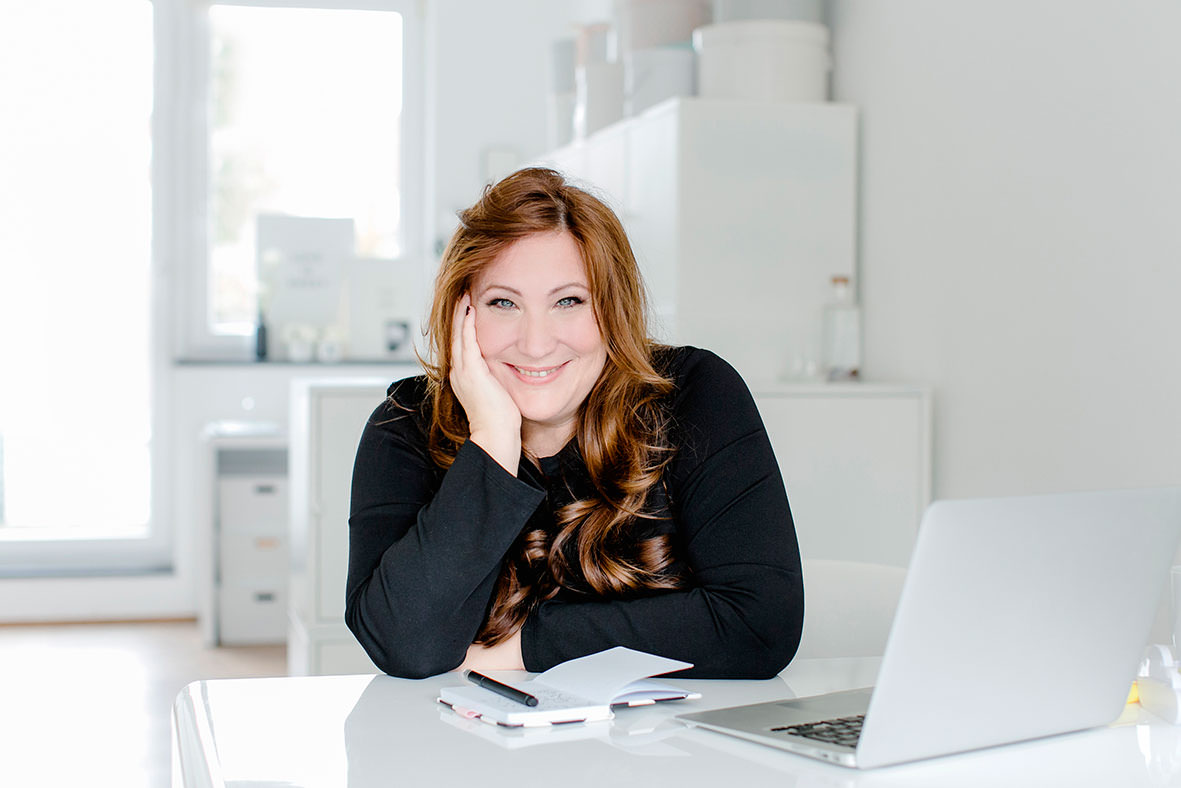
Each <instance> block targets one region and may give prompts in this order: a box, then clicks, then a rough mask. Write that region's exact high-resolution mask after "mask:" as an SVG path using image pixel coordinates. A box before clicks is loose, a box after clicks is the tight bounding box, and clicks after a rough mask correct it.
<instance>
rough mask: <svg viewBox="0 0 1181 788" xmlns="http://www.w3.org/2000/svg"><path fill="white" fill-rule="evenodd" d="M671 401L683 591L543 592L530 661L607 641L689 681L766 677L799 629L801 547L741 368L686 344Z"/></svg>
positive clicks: (671, 474)
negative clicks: (673, 666)
mask: <svg viewBox="0 0 1181 788" xmlns="http://www.w3.org/2000/svg"><path fill="white" fill-rule="evenodd" d="M687 363H689V364H692V365H693V366H692V368H691V369H689V370H688V371H687V372H686V374H685V375H684V378H683V380H682V381H680V382H681V389H680V391H679V392H678V396H677V400H676V402H675V405H674V414H675V417H676V420H677V422H678V428H677V433H676V434H677V435H678V436H679V440H680V441H681V445H680V446H679V447H678V455H677V458H676V459H675V460H674V461H673V462H672V463H671V464H670V469H669V470H668V471H666V478H667V480H668V482H669V491H670V497H671V499H672V508H673V516H674V518H676V520H677V533H678V537H679V539H680V542H681V544H680V546H681V548H682V549H683V551H684V552H683V554H684V557H685V560H686V562H687V564H688V565H689V567H690V569H691V572H692V575H691V585H690V587H689V588H687V589H684V590H678V591H673V592H666V593H660V594H657V595H654V596H648V597H641V598H636V599H628V600H613V601H587V602H583V601H578V602H566V601H559V600H551V601H548V602H544V603H542V604H541V605H539V606H538V608H537V610H536V611H535V612H534V613H533V614H532V615H530V617H529V618H528V619H527V620H526V622H525V626H524V630H523V632H522V651H523V655H524V660H525V667H526V668H527V669H528V670H533V671H537V670H545V669H547V668H549V667H551V666H552V665H555V664H557V663H559V662H562V661H564V660H567V659H572V658H574V657H578V656H582V655H584V654H589V653H593V652H595V651H599V650H601V649H604V648H608V647H611V646H615V645H623V646H629V647H631V648H635V649H639V650H641V651H648V652H652V653H656V654H661V655H663V656H667V657H673V658H675V659H682V660H686V661H688V662H692V663H693V664H694V667H693V668H692V669H690V670H686V671H684V672H681V673H678V674H677V675H678V676H679V677H680V676H683V677H696V678H769V677H771V676H774V675H775V674H776V673H778V672H779V671H780V670H782V669H783V668H784V667H785V666H786V665H787V663H788V662H790V661H791V658H792V657H793V656H794V655H795V652H796V649H797V648H798V646H799V642H800V632H801V629H802V627H803V614H804V594H803V583H802V575H801V571H800V556H799V548H798V545H797V542H796V536H795V527H794V525H793V523H792V517H791V511H790V509H789V507H788V502H787V493H786V491H785V490H784V486H783V479H782V477H781V475H780V473H779V467H778V465H777V463H776V462H775V455H774V453H773V451H772V449H771V442H770V439H769V438H768V437H767V432H766V429H765V428H764V427H763V423H762V419H761V418H760V417H759V413H758V409H757V408H756V407H755V403H754V399H753V397H752V396H751V394H750V391H749V390H748V389H747V387H746V384H745V383H744V382H743V381H742V378H741V377H739V375H738V373H737V372H736V371H735V370H734V369H733V367H731V366H730V365H729V364H727V363H726V362H725V361H723V360H722V359H720V358H718V357H717V356H715V355H714V354H712V353H709V352H707V351H694V352H693V353H692V356H691V358H690V360H689V361H688V362H687Z"/></svg>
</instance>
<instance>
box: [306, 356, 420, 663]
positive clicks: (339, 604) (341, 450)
mask: <svg viewBox="0 0 1181 788" xmlns="http://www.w3.org/2000/svg"><path fill="white" fill-rule="evenodd" d="M420 371H421V370H420V369H419V368H418V367H417V366H414V365H405V366H404V367H402V366H393V367H389V368H387V369H386V370H385V372H387V373H388V374H389V377H388V378H386V377H383V378H380V379H359V378H350V379H339V380H331V379H327V380H325V379H320V380H296V381H293V382H292V384H291V426H290V431H291V439H290V450H289V460H290V461H289V466H290V468H289V470H290V485H291V490H290V493H291V495H290V500H291V515H290V540H291V585H290V592H291V600H290V616H289V621H288V635H287V669H288V672H289V673H290V674H291V675H293V676H302V675H324V674H343V673H372V672H376V671H377V668H376V667H375V666H374V665H373V663H372V662H371V661H370V660H369V657H368V656H367V655H366V654H365V652H364V650H363V649H362V648H361V646H360V645H359V644H358V643H357V641H356V639H355V638H354V637H353V635H352V633H351V632H349V630H348V628H347V627H346V626H345V623H344V601H345V578H346V576H347V573H348V549H349V532H348V521H349V497H350V494H351V487H352V477H353V460H354V459H355V457H356V453H357V443H358V442H359V440H360V438H361V431H362V430H363V429H364V427H365V422H366V420H367V419H368V417H369V415H370V414H371V413H372V412H373V410H374V409H375V408H376V407H377V406H378V405H379V404H380V403H381V401H382V400H383V399H385V395H386V389H387V388H388V387H389V384H390V383H391V382H392V381H394V380H397V379H399V378H403V377H408V376H410V375H416V374H419V372H420Z"/></svg>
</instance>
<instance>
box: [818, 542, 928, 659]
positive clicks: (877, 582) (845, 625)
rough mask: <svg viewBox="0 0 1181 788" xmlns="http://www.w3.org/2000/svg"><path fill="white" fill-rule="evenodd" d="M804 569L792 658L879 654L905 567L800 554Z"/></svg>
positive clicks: (898, 594)
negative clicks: (800, 628)
mask: <svg viewBox="0 0 1181 788" xmlns="http://www.w3.org/2000/svg"><path fill="white" fill-rule="evenodd" d="M803 569H804V631H803V635H802V637H801V639H800V648H799V651H797V652H796V658H807V657H876V656H881V654H882V653H883V652H884V651H885V648H886V637H887V636H888V635H889V634H890V624H891V623H892V622H893V620H894V610H895V608H897V607H898V597H899V596H900V595H901V593H902V581H903V580H904V579H905V578H906V570H905V569H903V568H902V567H899V566H886V565H884V564H867V563H863V562H860V561H830V560H824V559H810V560H809V559H805V560H804V562H803Z"/></svg>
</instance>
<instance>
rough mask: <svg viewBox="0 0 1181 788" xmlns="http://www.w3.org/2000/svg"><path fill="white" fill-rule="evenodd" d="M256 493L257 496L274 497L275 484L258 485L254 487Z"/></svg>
mask: <svg viewBox="0 0 1181 788" xmlns="http://www.w3.org/2000/svg"><path fill="white" fill-rule="evenodd" d="M254 492H255V494H256V495H274V494H275V485H273V484H256V485H254Z"/></svg>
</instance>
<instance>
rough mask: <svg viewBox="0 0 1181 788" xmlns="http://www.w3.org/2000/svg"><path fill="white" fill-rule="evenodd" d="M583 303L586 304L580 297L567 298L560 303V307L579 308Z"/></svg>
mask: <svg viewBox="0 0 1181 788" xmlns="http://www.w3.org/2000/svg"><path fill="white" fill-rule="evenodd" d="M581 303H584V302H583V300H582V299H581V298H579V297H578V296H566V297H565V298H562V299H560V300H559V301H558V306H565V307H570V306H578V305H579V304H581Z"/></svg>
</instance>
